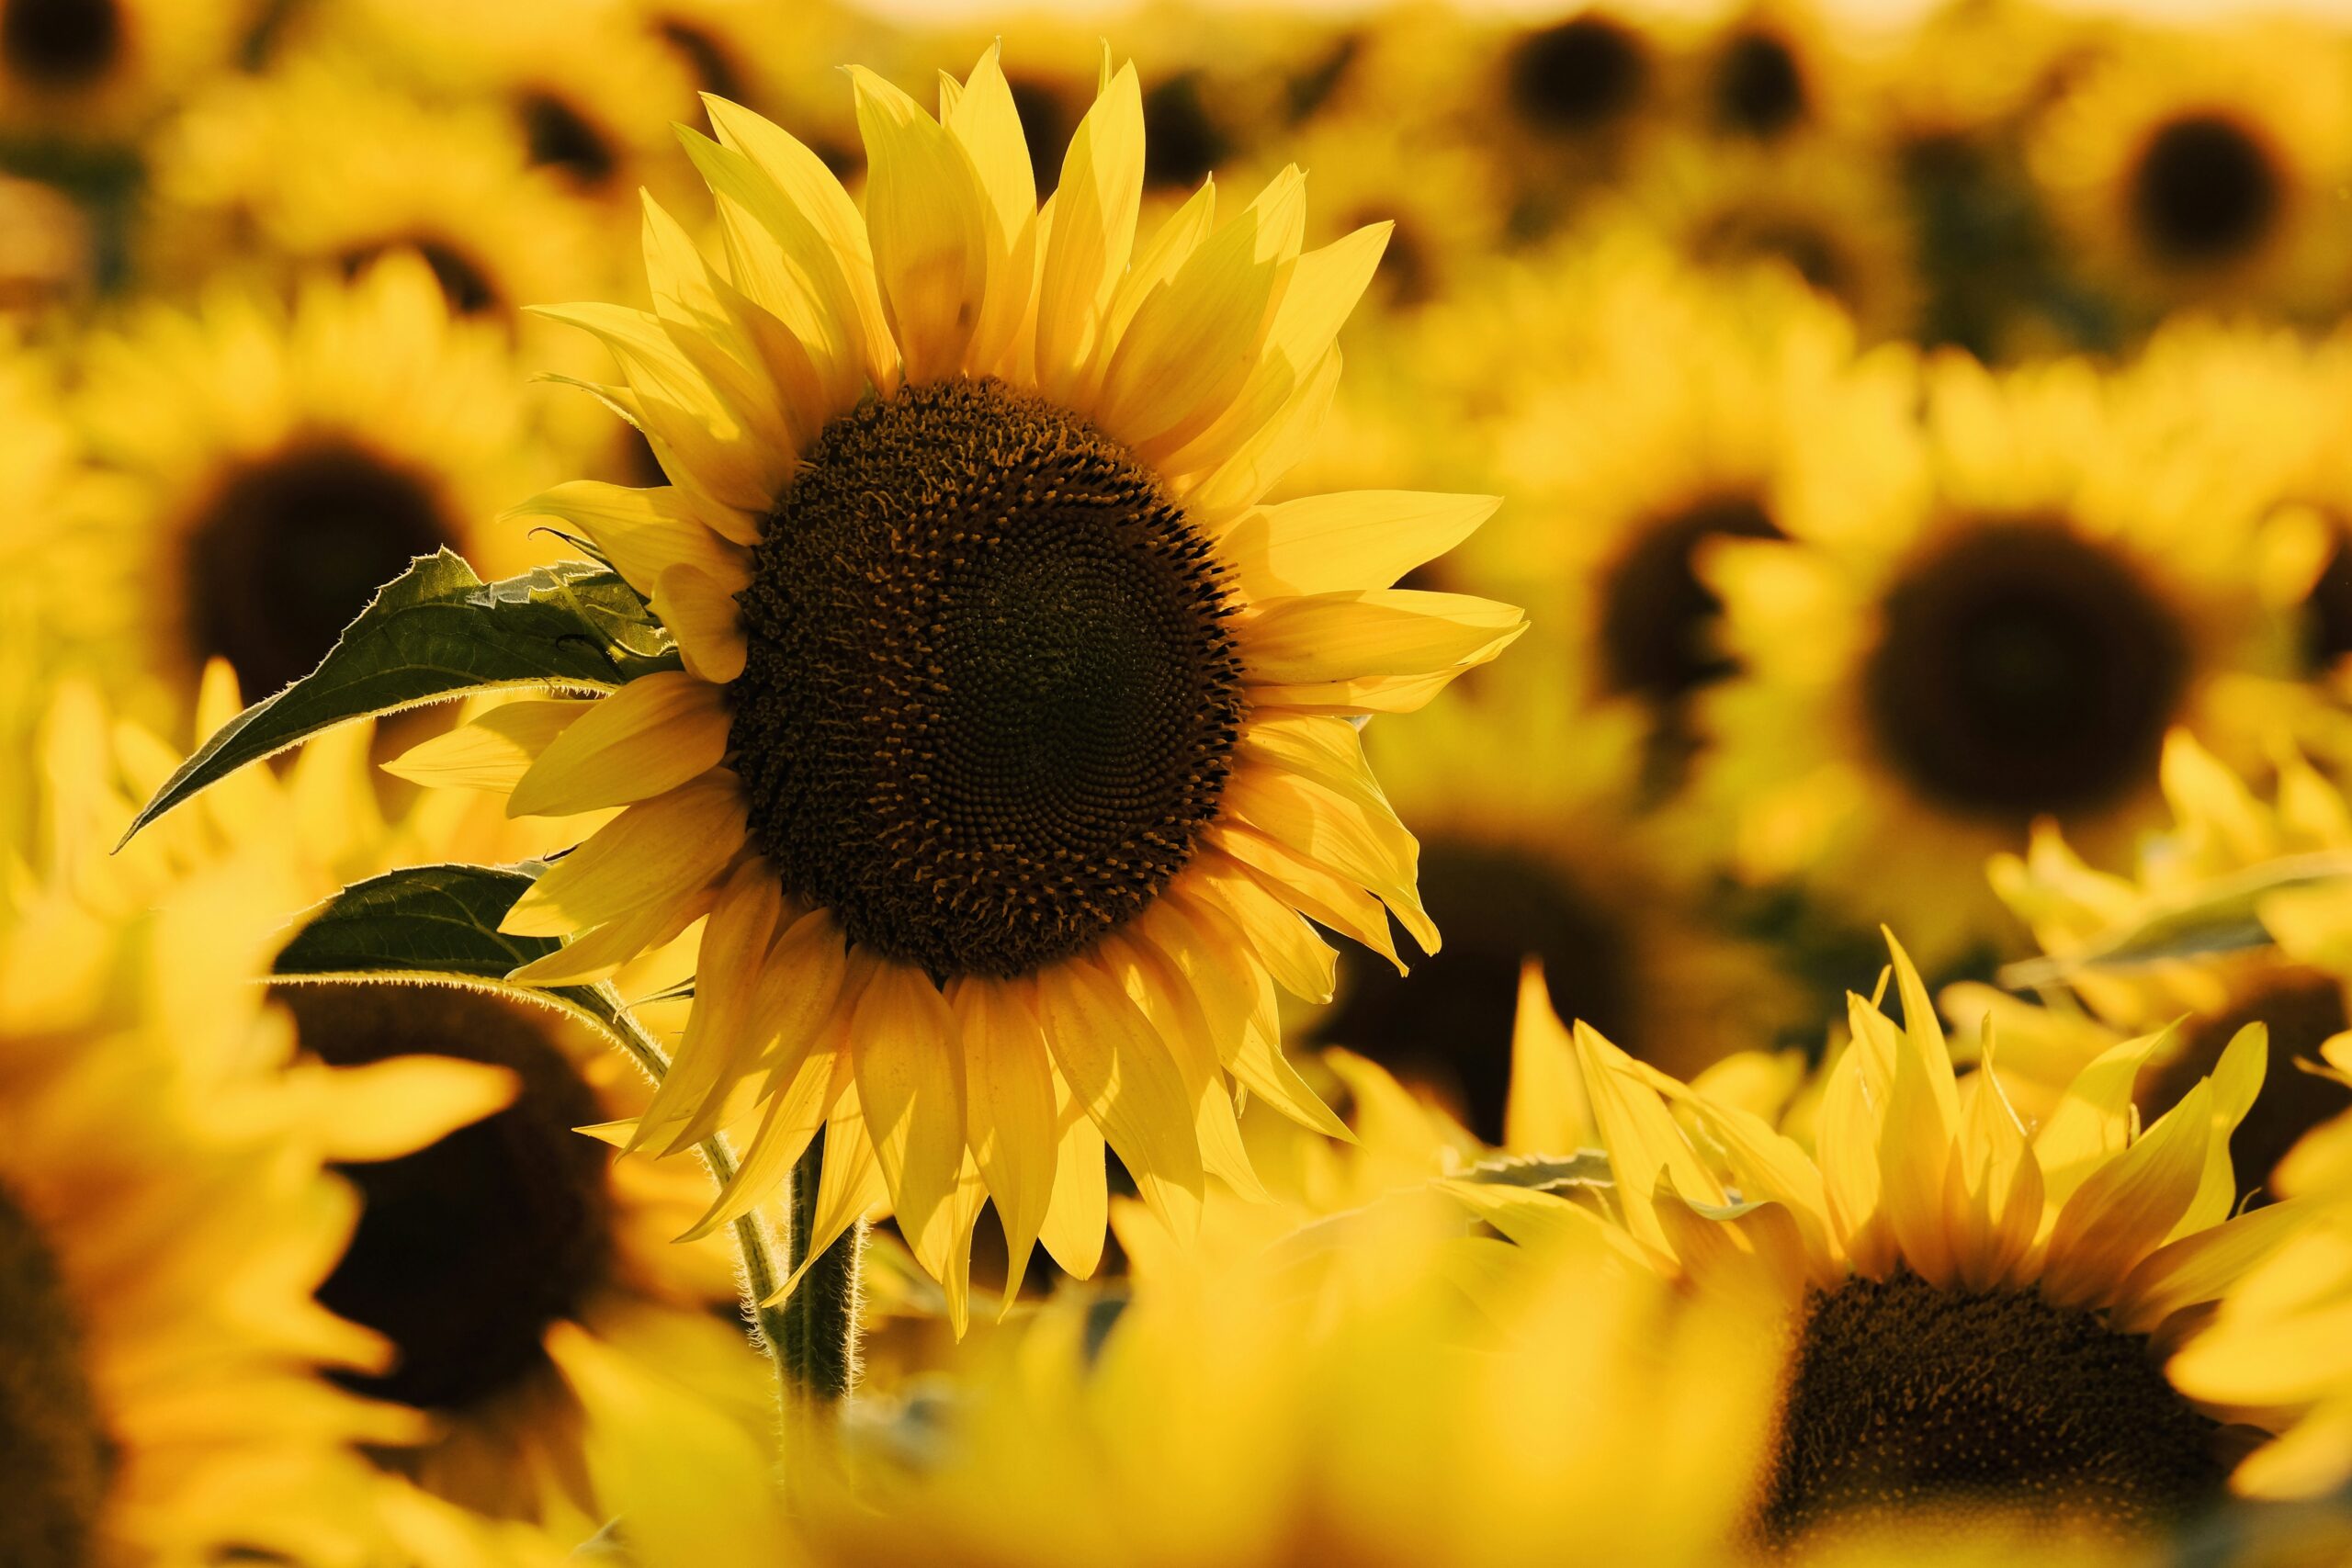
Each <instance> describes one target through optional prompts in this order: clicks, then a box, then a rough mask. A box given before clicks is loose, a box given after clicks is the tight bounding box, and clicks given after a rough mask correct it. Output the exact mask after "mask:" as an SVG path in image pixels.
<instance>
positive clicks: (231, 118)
mask: <svg viewBox="0 0 2352 1568" xmlns="http://www.w3.org/2000/svg"><path fill="white" fill-rule="evenodd" d="M600 223H601V220H600V217H599V215H598V214H596V213H595V211H594V209H593V208H591V207H589V206H588V205H587V204H585V203H583V202H582V200H581V199H580V197H577V196H576V195H574V194H572V193H571V191H569V190H567V189H566V188H565V186H564V185H563V183H562V182H561V181H560V179H559V178H557V177H556V176H555V175H550V174H549V173H548V172H547V171H546V170H544V169H537V168H534V167H532V166H531V164H530V163H529V160H528V157H527V151H526V146H525V143H524V138H523V136H522V134H521V132H520V131H519V130H516V129H515V127H514V126H513V125H512V124H511V123H510V122H509V120H508V119H507V118H506V117H505V116H504V115H503V114H502V113H501V112H500V111H499V110H498V109H497V108H496V107H492V106H491V105H487V104H466V105H458V106H454V107H453V106H443V105H431V106H429V105H426V104H424V103H421V102H419V101H418V100H417V99H416V98H415V97H414V96H413V95H411V94H409V93H407V92H404V91H401V90H400V89H399V88H397V87H395V86H393V85H390V84H389V83H386V82H384V81H381V80H379V79H377V78H375V77H373V76H371V75H370V74H368V73H367V72H365V71H363V70H360V69H357V68H356V67H354V66H351V65H349V64H347V63H339V62H335V61H334V60H333V59H332V58H330V57H327V56H323V55H321V54H317V53H311V54H304V55H300V56H298V57H297V58H294V59H291V60H288V61H286V62H281V63H280V64H279V65H278V66H277V68H276V69H274V70H273V71H272V72H271V73H269V74H268V75H267V76H254V77H248V76H240V77H230V78H224V79H223V80H221V81H220V82H219V83H217V84H216V85H213V86H211V87H210V88H209V89H208V90H206V91H204V92H203V93H200V94H199V95H198V96H197V98H196V100H195V101H194V102H193V103H191V104H190V105H189V106H188V107H187V110H186V111H185V112H184V113H183V114H182V115H181V116H179V117H178V118H177V119H175V121H174V123H173V124H172V125H171V126H170V127H169V128H168V129H167V130H165V131H164V133H163V135H162V136H161V137H160V139H159V141H158V144H157V146H156V150H155V155H154V172H153V196H152V198H151V200H150V204H149V212H148V218H147V229H148V235H147V240H146V247H147V250H148V251H149V253H150V254H149V262H150V265H151V266H152V267H153V269H154V270H156V271H158V272H160V273H163V274H164V275H166V276H182V277H189V278H193V277H197V276H203V275H205V274H208V273H210V272H214V271H218V270H220V268H221V267H222V266H223V265H224V264H226V263H229V262H231V261H232V260H244V261H249V260H250V258H251V257H252V256H254V254H256V253H258V254H264V255H266V256H269V257H271V258H274V262H275V264H276V265H282V266H283V267H285V268H288V269H293V270H296V271H300V270H301V269H306V268H318V267H322V266H337V267H341V268H343V269H345V271H347V272H352V273H356V272H358V271H361V270H363V269H364V268H365V267H366V266H367V265H368V264H369V263H370V262H373V261H374V260H376V259H377V258H378V257H379V256H381V255H383V254H387V253H388V252H391V251H395V250H403V249H405V250H412V251H414V252H415V253H416V254H419V255H420V256H422V257H424V261H425V263H426V265H429V266H431V267H432V269H433V275H434V276H435V279H436V280H438V281H439V283H440V285H441V290H442V293H443V294H444V295H445V296H447V299H448V301H449V306H450V309H451V310H455V311H457V312H458V313H459V314H464V315H474V314H491V315H495V316H498V317H501V318H502V319H508V320H511V319H513V317H514V315H515V311H517V310H519V309H520V308H521V307H522V306H524V305H527V304H536V303H541V302H544V301H548V300H553V299H568V298H571V297H572V296H574V295H576V294H578V293H579V292H580V291H581V290H582V288H594V287H601V286H602V285H603V284H604V283H605V276H604V274H603V272H602V271H601V270H600V269H598V268H597V267H596V266H595V264H594V257H596V256H597V254H598V253H599V249H600V246H599V243H598V242H599V238H600V235H601V228H600Z"/></svg>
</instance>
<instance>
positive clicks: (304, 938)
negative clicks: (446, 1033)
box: [275, 862, 666, 1075]
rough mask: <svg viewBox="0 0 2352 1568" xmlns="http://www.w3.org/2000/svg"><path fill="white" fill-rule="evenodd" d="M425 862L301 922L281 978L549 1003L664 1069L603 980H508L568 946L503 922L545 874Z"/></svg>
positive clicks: (530, 866) (368, 884)
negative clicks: (422, 987)
mask: <svg viewBox="0 0 2352 1568" xmlns="http://www.w3.org/2000/svg"><path fill="white" fill-rule="evenodd" d="M545 869H546V868H545V866H544V865H543V864H541V863H538V862H526V863H524V864H522V865H519V866H492V865H420V866H412V867H410V868H408V869H407V870H405V871H393V872H387V873H386V874H383V875H381V876H373V877H369V878H368V880H367V881H365V882H355V883H353V884H352V885H351V886H348V887H346V888H345V889H344V890H343V891H342V892H340V893H338V894H336V895H335V896H334V897H332V898H329V899H328V900H327V901H326V902H325V903H323V904H321V905H319V906H318V907H317V908H314V909H312V910H311V912H310V913H309V914H308V915H306V916H305V917H304V918H303V925H302V928H301V930H300V931H297V932H296V933H295V935H294V939H293V940H292V941H291V942H288V943H287V944H286V946H285V947H284V948H283V949H282V950H280V952H279V953H278V954H277V965H276V968H275V973H276V974H277V976H278V978H280V979H284V980H298V981H300V980H312V981H320V980H404V981H423V982H426V983H431V984H439V985H447V986H466V987H472V988H474V989H476V990H490V991H497V992H499V993H501V994H503V995H505V996H510V997H515V998H519V999H522V1000H526V1001H534V1002H537V1003H540V1004H541V1005H552V1006H555V1007H558V1008H560V1009H561V1010H564V1011H566V1012H569V1013H571V1014H573V1015H575V1016H577V1017H578V1018H580V1019H582V1021H585V1022H587V1023H589V1024H592V1025H594V1027H595V1028H597V1029H598V1030H601V1031H602V1032H605V1034H608V1035H610V1036H611V1037H612V1038H613V1039H614V1040H616V1041H617V1042H618V1043H620V1045H621V1047H622V1048H623V1049H624V1050H626V1051H628V1052H629V1054H630V1055H634V1056H637V1057H638V1058H639V1065H640V1066H646V1067H647V1070H648V1071H650V1072H653V1073H655V1074H657V1075H658V1074H659V1073H660V1072H661V1071H662V1068H663V1066H666V1063H665V1062H664V1060H663V1057H662V1052H661V1049H660V1047H659V1046H657V1045H656V1044H655V1043H653V1042H652V1041H651V1040H650V1038H649V1037H648V1036H647V1035H646V1033H645V1032H644V1031H643V1030H642V1029H641V1028H639V1025H638V1023H637V1021H636V1020H635V1019H633V1018H632V1017H630V1016H629V1012H628V1008H627V1007H625V1006H624V1005H623V1004H622V1002H621V998H620V995H619V993H618V992H616V991H615V990H614V989H613V987H610V986H607V985H594V986H553V987H536V986H526V985H519V984H517V983H515V981H512V980H509V979H508V978H507V977H506V976H508V975H509V974H511V973H513V972H514V971H515V969H517V968H520V967H521V966H522V965H524V964H528V963H530V962H531V961H532V960H534V959H537V958H542V957H545V956H546V955H547V954H548V953H553V952H554V951H555V950H556V949H557V948H558V947H560V946H561V945H562V944H561V943H560V942H559V941H558V940H557V939H556V938H554V937H551V936H511V935H509V934H508V933H506V932H504V931H500V930H499V929H498V923H499V921H501V920H503V919H505V918H506V911H507V910H508V909H511V908H514V906H515V900H516V899H517V898H520V897H522V896H523V894H524V892H525V890H526V889H527V888H528V887H529V886H531V884H532V883H533V882H534V881H536V880H537V877H538V874H539V873H540V872H541V871H543V870H545Z"/></svg>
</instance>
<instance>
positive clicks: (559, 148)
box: [516, 93, 620, 190]
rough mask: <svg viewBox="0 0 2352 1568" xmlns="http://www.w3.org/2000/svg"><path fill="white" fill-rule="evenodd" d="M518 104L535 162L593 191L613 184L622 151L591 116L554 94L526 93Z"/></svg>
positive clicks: (524, 131)
mask: <svg viewBox="0 0 2352 1568" xmlns="http://www.w3.org/2000/svg"><path fill="white" fill-rule="evenodd" d="M516 107H518V108H519V110H520V111H521V113H522V116H523V136H524V140H525V141H526V142H527V143H528V144H529V147H530V155H531V162H532V163H534V164H541V165H544V166H547V167H551V168H557V169H561V170H562V171H563V172H564V173H565V174H567V175H571V177H572V178H573V179H574V180H576V181H578V182H579V183H580V184H581V185H582V186H587V187H588V188H590V189H592V190H594V189H599V188H601V187H603V186H606V185H609V184H611V183H612V178H613V175H614V174H615V173H616V172H617V171H618V169H619V168H620V154H619V153H618V152H615V151H614V150H613V144H612V142H611V141H608V140H607V139H606V138H605V133H604V132H603V131H601V130H597V129H596V127H595V126H594V125H593V124H591V123H590V122H589V119H588V117H587V116H585V115H583V114H582V113H581V112H580V111H579V110H578V109H577V108H575V107H572V106H571V105H570V104H568V103H565V102H564V101H563V100H562V99H561V98H560V97H557V96H555V95H554V94H553V93H526V94H525V95H524V96H523V98H522V100H521V102H520V103H519V104H518V105H517V106H516Z"/></svg>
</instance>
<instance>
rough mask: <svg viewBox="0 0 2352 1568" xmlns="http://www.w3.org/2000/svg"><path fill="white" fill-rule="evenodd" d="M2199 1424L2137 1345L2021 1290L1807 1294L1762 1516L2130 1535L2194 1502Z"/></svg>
mask: <svg viewBox="0 0 2352 1568" xmlns="http://www.w3.org/2000/svg"><path fill="white" fill-rule="evenodd" d="M2213 1432H2214V1424H2213V1423H2212V1422H2211V1421H2209V1420H2207V1419H2206V1418H2205V1417H2204V1416H2200V1415H2199V1414H2198V1413H2197V1412H2196V1411H2195V1410H2194V1409H2192V1408H2191V1407H2190V1406H2189V1405H2188V1403H2187V1402H2186V1401H2185V1400H2183V1399H2182V1398H2181V1397H2180V1395H2179V1394H2177V1393H2175V1392H2173V1388H2172V1385H2171V1384H2170V1383H2168V1382H2165V1376H2164V1372H2163V1371H2162V1370H2161V1369H2160V1368H2159V1367H2158V1365H2157V1364H2156V1359H2155V1357H2154V1355H2152V1354H2151V1352H2150V1351H2149V1349H2148V1347H2147V1343H2146V1341H2145V1339H2144V1338H2143V1337H2140V1336H2136V1335H2127V1334H2120V1333H2118V1332H2117V1331H2115V1330H2114V1329H2112V1328H2110V1327H2109V1326H2108V1325H2107V1324H2106V1322H2105V1321H2104V1320H2103V1319H2102V1318H2100V1317H2099V1316H2098V1314H2095V1313H2089V1312H2083V1311H2079V1310H2076V1309H2075V1308H2071V1307H2062V1306H2056V1305H2052V1303H2049V1302H2047V1301H2044V1300H2043V1299H2042V1298H2041V1294H2040V1293H2039V1292H2034V1291H1986V1292H1975V1291H1963V1290H1944V1289H1939V1288H1938V1287H1936V1286H1933V1285H1930V1284H1928V1282H1927V1281H1926V1280H1921V1279H1919V1278H1918V1277H1917V1275H1914V1274H1910V1273H1907V1272H1906V1273H1900V1274H1897V1275H1896V1276H1895V1277H1894V1279H1892V1280H1884V1281H1881V1280H1860V1279H1858V1280H1849V1281H1848V1282H1847V1283H1845V1284H1844V1285H1841V1286H1839V1287H1838V1289H1837V1290H1836V1291H1835V1292H1826V1293H1825V1292H1819V1291H1815V1292H1813V1294H1812V1297H1811V1300H1810V1301H1809V1303H1807V1308H1806V1312H1805V1319H1804V1331H1803V1335H1802V1337H1801V1338H1800V1341H1799V1344H1798V1348H1797V1352H1796V1359H1795V1364H1794V1369H1793V1371H1792V1376H1791V1380H1790V1383H1789V1388H1788V1393H1787V1395H1786V1398H1785V1400H1784V1402H1783V1404H1782V1407H1781V1430H1780V1437H1779V1441H1778V1444H1777V1452H1776V1455H1775V1458H1774V1462H1773V1466H1772V1471H1771V1475H1770V1481H1769V1483H1768V1487H1767V1492H1766V1495H1765V1502H1764V1507H1763V1514H1762V1517H1761V1519H1760V1521H1759V1523H1760V1526H1761V1529H1762V1531H1763V1533H1764V1534H1765V1535H1766V1536H1767V1537H1768V1538H1769V1539H1770V1540H1775V1541H1785V1540H1792V1539H1793V1538H1795V1537H1798V1536H1801V1535H1803V1534H1804V1533H1805V1532H1806V1531H1808V1530H1810V1529H1813V1528H1815V1527H1816V1526H1819V1525H1822V1524H1826V1523H1829V1522H1831V1521H1834V1520H1838V1519H1852V1518H1854V1517H1856V1516H1864V1517H1867V1516H1870V1515H1874V1514H1879V1513H1882V1512H1894V1511H1899V1510H1903V1509H1909V1508H1917V1507H1931V1508H1936V1509H1939V1510H1956V1511H1959V1512H1962V1513H1963V1514H1964V1513H1967V1512H1969V1511H1971V1510H1975V1509H1980V1508H1981V1509H1982V1510H1983V1512H1984V1513H1985V1516H1986V1517H1988V1518H1990V1517H2006V1516H2008V1515H2011V1514H2014V1513H2016V1512H2018V1511H2024V1512H2029V1513H2031V1514H2035V1515H2039V1516H2041V1517H2044V1518H2046V1519H2055V1518H2059V1517H2064V1518H2066V1519H2069V1520H2072V1521H2078V1522H2080V1523H2082V1524H2084V1525H2086V1526H2088V1527H2090V1528H2095V1529H2102V1530H2105V1531H2109V1532H2112V1533H2115V1534H2119V1535H2127V1534H2128V1535H2138V1534H2140V1533H2142V1532H2144V1531H2146V1530H2148V1529H2152V1528H2155V1527H2160V1526H2162V1525H2165V1524H2166V1523H2168V1522H2170V1521H2172V1520H2174V1519H2177V1518H2178V1517H2180V1516H2181V1515H2182V1514H2184V1513H2185V1512H2187V1511H2188V1510H2189V1509H2191V1508H2193V1507H2195V1506H2197V1505H2198V1504H2199V1503H2200V1502H2203V1501H2205V1500H2207V1499H2209V1498H2210V1497H2211V1496H2212V1495H2214V1494H2215V1493H2216V1492H2217V1491H2218V1490H2219V1488H2220V1486H2221V1483H2222V1478H2223V1476H2224V1474H2225V1473H2226V1472H2225V1470H2224V1468H2223V1467H2222V1464H2221V1462H2220V1461H2219V1460H2218V1459H2217V1457H2216V1456H2215V1454H2214V1451H2213V1449H2212V1446H2211V1438H2212V1435H2213Z"/></svg>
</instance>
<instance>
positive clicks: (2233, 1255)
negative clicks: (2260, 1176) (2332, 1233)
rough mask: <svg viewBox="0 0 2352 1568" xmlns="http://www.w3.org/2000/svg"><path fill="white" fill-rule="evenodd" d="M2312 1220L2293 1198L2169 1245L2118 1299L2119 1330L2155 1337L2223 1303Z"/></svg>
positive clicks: (2143, 1263)
mask: <svg viewBox="0 0 2352 1568" xmlns="http://www.w3.org/2000/svg"><path fill="white" fill-rule="evenodd" d="M2310 1217H2311V1210H2310V1207H2309V1205H2308V1204H2306V1203H2305V1202H2304V1201H2302V1200H2301V1199H2295V1198H2290V1199H2287V1200H2285V1201H2282V1202H2278V1203H2272V1204H2270V1205H2268V1206H2267V1207H2266V1208H2260V1209H2256V1210H2253V1211H2251V1212H2250V1213H2244V1214H2240V1215H2239V1216H2238V1217H2237V1218H2235V1219H2233V1220H2224V1221H2223V1222H2222V1223H2221V1224H2217V1225H2215V1226H2213V1227H2212V1228H2211V1229H2210V1230H2203V1231H2199V1232H2198V1233H2197V1234H2196V1235H2186V1236H2182V1237H2181V1238H2180V1239H2179V1240H2177V1241H2173V1242H2167V1243H2166V1244H2165V1245H2164V1246H2163V1247H2158V1248H2156V1250H2155V1251H2154V1252H2151V1253H2150V1254H2148V1256H2147V1257H2145V1258H2142V1259H2141V1260H2140V1261H2139V1263H2138V1264H2137V1265H2136V1266H2135V1267H2134V1268H2133V1269H2132V1270H2131V1273H2130V1274H2128V1275H2126V1276H2125V1277H2124V1280H2123V1283H2122V1285H2121V1286H2120V1288H2119V1289H2118V1290H2117V1292H2116V1293H2115V1308H2114V1314H2113V1320H2114V1323H2115V1325H2116V1327H2118V1328H2120V1329H2121V1330H2122V1331H2123V1332H2124V1333H2126V1334H2153V1333H2154V1332H2155V1331H2156V1330H2157V1329H2158V1328H2159V1327H2161V1326H2162V1325H2163V1324H2164V1321H2165V1319H2166V1318H2168V1317H2170V1316H2171V1315H2172V1314H2174V1313H2177V1312H2180V1311H2183V1310H2184V1309H2186V1308H2188V1307H2194V1306H2199V1305H2201V1304H2203V1303H2207V1302H2217V1301H2220V1300H2221V1299H2222V1297H2223V1296H2224V1295H2226V1294H2227V1293H2228V1292H2229V1290H2230V1287H2231V1286H2233V1285H2234V1284H2235V1283H2237V1281H2238V1280H2241V1279H2243V1278H2245V1275H2246V1273H2247V1272H2248V1271H2249V1270H2250V1269H2253V1268H2254V1267H2255V1266H2256V1264H2258V1263H2260V1262H2261V1261H2262V1260H2263V1259H2265V1258H2268V1257H2269V1256H2270V1255H2271V1254H2272V1253H2274V1252H2276V1251H2277V1250H2278V1248H2279V1247H2280V1246H2281V1245H2283V1244H2284V1243H2286V1242H2288V1241H2290V1240H2292V1239H2293V1238H2294V1237H2295V1235H2296V1234H2297V1232H2298V1230H2299V1228H2300V1227H2301V1226H2302V1225H2304V1224H2307V1223H2308V1222H2309V1220H2310Z"/></svg>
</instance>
